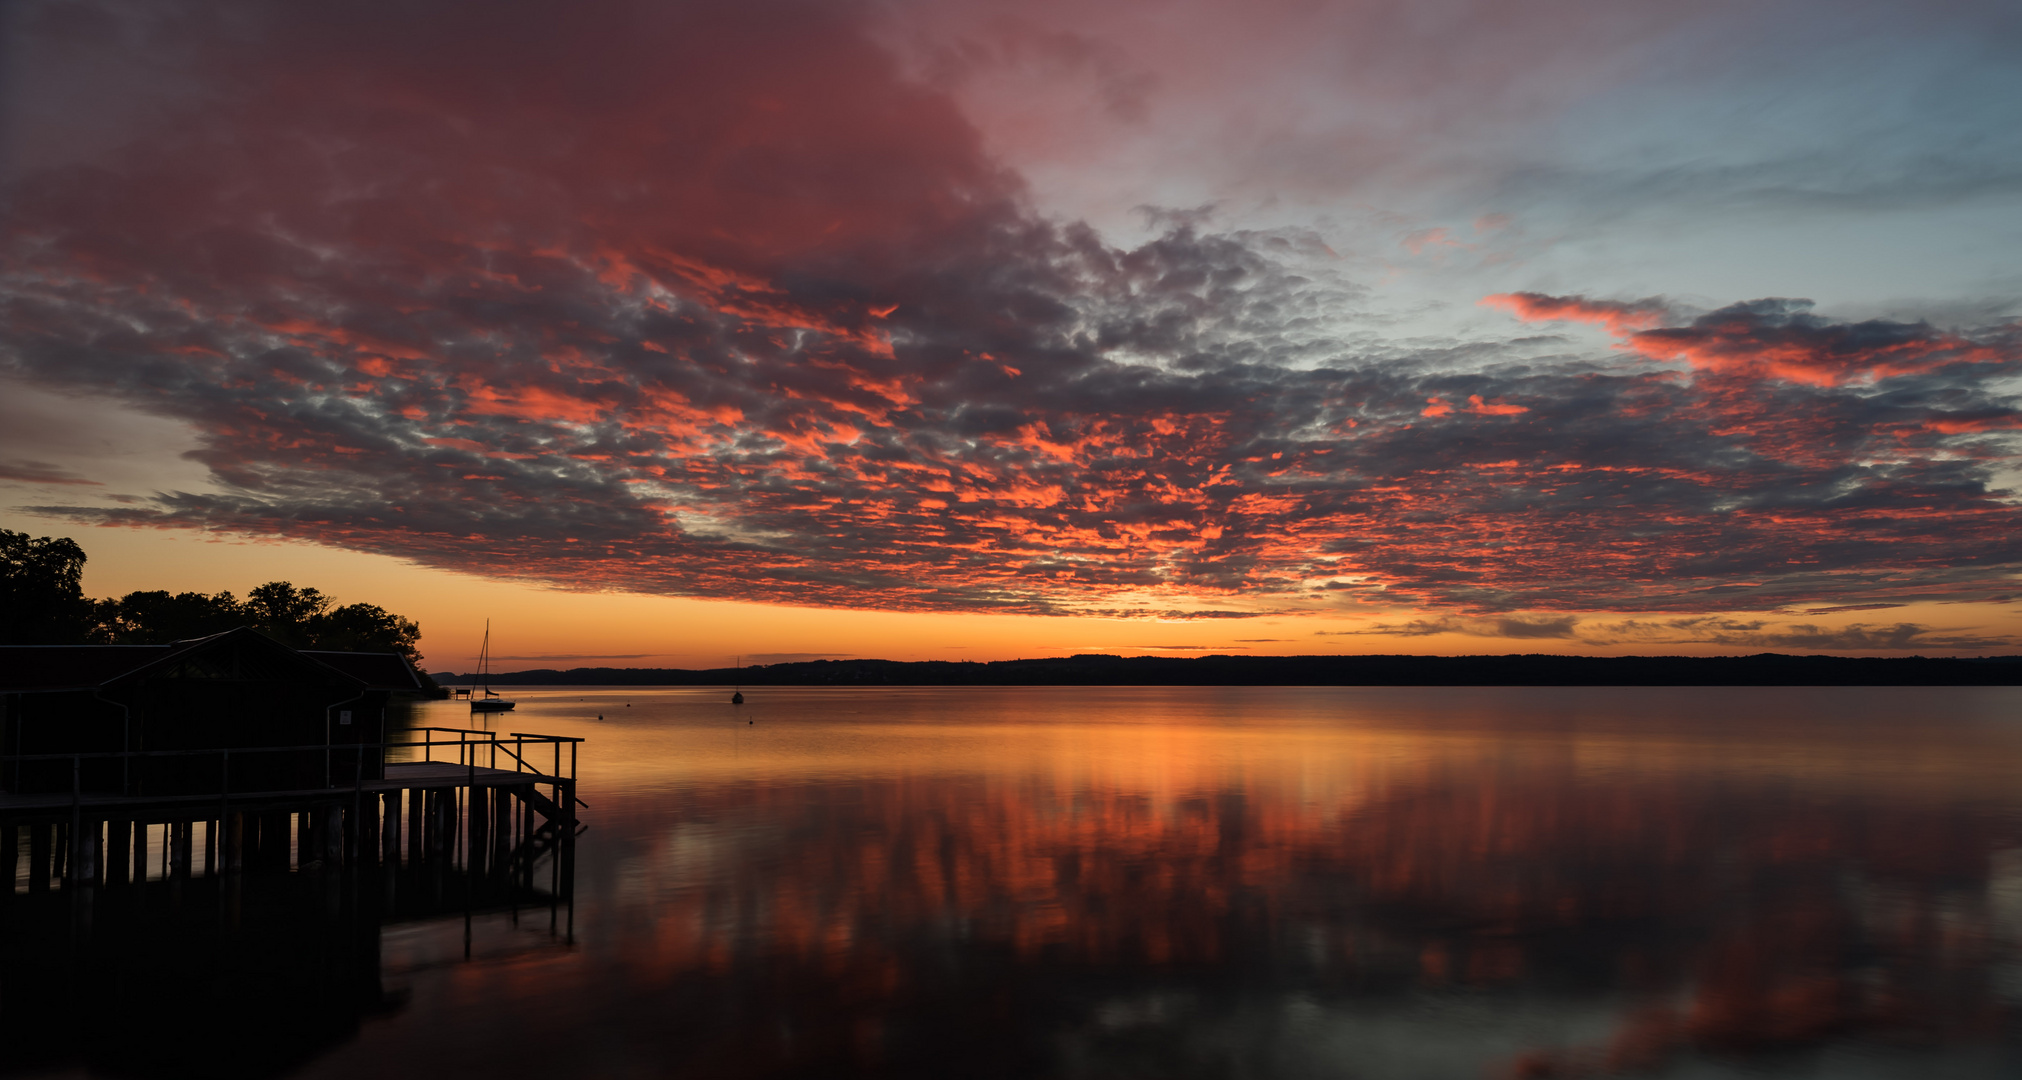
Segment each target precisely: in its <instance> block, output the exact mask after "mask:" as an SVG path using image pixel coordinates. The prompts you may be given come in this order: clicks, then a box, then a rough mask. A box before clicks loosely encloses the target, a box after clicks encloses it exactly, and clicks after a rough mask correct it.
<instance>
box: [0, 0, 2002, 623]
mask: <svg viewBox="0 0 2022 1080" xmlns="http://www.w3.org/2000/svg"><path fill="white" fill-rule="evenodd" d="M75 9H76V5H28V6H26V7H25V8H24V12H25V14H22V15H21V16H20V17H19V26H20V27H22V28H23V29H22V30H21V32H23V33H25V34H28V35H29V36H30V37H31V38H35V39H37V40H47V41H51V42H57V41H63V42H67V43H68V47H71V48H82V47H83V46H82V45H81V44H80V43H79V42H78V41H76V40H71V38H69V37H66V35H73V34H74V33H86V31H73V30H72V29H71V27H72V26H74V25H76V23H75V19H74V18H72V15H74V11H75ZM121 10H124V9H121ZM175 10H177V11H178V12H181V13H182V15H181V17H179V18H171V17H165V16H164V17H156V18H154V19H153V20H152V21H151V22H150V23H149V26H148V34H149V35H150V36H149V41H151V42H152V44H151V45H149V47H150V48H152V49H153V50H154V51H153V52H151V53H150V55H151V56H153V57H156V58H157V60H158V58H160V57H175V56H184V57H187V58H188V59H187V66H186V67H185V68H181V69H178V72H177V77H178V78H181V79H183V80H185V81H191V82H194V83H196V84H197V85H198V86H199V89H198V90H191V91H189V92H188V93H187V94H186V95H185V96H186V97H187V98H188V99H189V100H192V101H200V102H202V103H203V107H201V108H192V109H188V110H185V111H182V112H179V113H174V114H173V115H172V116H170V117H168V118H165V119H162V120H160V121H159V122H158V123H154V124H151V125H149V127H148V129H147V131H148V133H147V134H145V135H144V136H142V137H137V138H133V139H130V140H127V141H125V142H122V143H120V144H119V145H118V147H117V148H116V149H112V150H106V151H104V152H95V153H92V154H87V155H84V156H82V157H79V156H77V155H76V154H73V155H71V157H70V158H68V159H65V160H64V161H63V162H62V163H59V164H50V165H47V166H44V167H40V168H37V169H33V170H29V171H28V172H26V173H24V174H23V175H21V176H20V177H18V178H17V179H16V180H15V181H13V183H12V186H11V187H10V189H9V190H8V191H7V192H6V193H5V195H6V203H5V205H6V207H7V209H6V211H5V217H4V218H0V244H4V247H0V259H4V262H0V325H4V326H5V328H6V329H5V330H4V331H0V334H4V337H0V348H4V352H0V357H4V363H5V364H6V366H7V367H8V368H9V369H10V370H11V371H12V372H13V373H14V374H16V375H17V376H20V377H25V378H28V379H31V380H34V381H36V382H38V383H39V384H41V385H44V386H48V387H55V388H69V389H84V390H90V391H93V392H96V393H99V394H102V395H106V396H109V397H113V398H116V399H118V400H120V401H122V402H124V403H126V404H128V405H130V406H134V407H138V408H141V409H144V410H146V411H149V412H152V413H156V414H159V415H163V416H169V417H174V418H178V419H181V420H183V421H186V422H188V423H189V424H191V425H192V426H193V427H194V428H195V430H196V431H197V433H198V436H199V438H200V440H201V445H200V447H199V448H198V450H197V451H196V452H195V453H196V457H197V458H198V459H199V460H200V461H201V462H202V463H203V464H204V465H206V466H208V468H209V469H210V470H211V473H212V475H213V477H214V478H215V481H216V485H215V490H212V491H207V492H189V491H169V492H164V493H160V494H158V495H155V496H153V497H151V498H149V499H148V500H146V501H145V502H143V503H140V504H135V505H131V506H127V507H116V508H112V509H102V508H86V507H62V506H42V507H37V508H36V509H38V510H39V511H42V512H52V513H67V514H70V515H72V516H74V517H77V518H79V519H82V520H91V521H99V522H106V523H115V524H129V525H137V526H161V527H178V528H204V529H216V530H226V531H240V532H245V533H253V534H264V535H281V536H290V537H297V538H302V539H307V540H314V541H317V542H321V543H328V544H336V545H340V546H345V547H351V548H356V549H359V550H367V551H374V552H381V553H387V554H393V555H397V556H401V557H405V558H409V559H414V560H417V561H420V562H422V563H425V564H429V565H435V566H443V567H451V568H456V569H460V570H467V571H472V572H477V573H485V574H493V575H500V576H510V577H522V578H531V579H538V580H542V581H546V582H551V583H555V584H559V585H562V586H565V587H579V588H595V589H603V588H617V589H631V590H641V591H648V592H662V593H678V594H684V595H694V596H711V597H736V598H742V599H753V600H764V601H778V602H792V603H801V604H817V605H835V606H852V607H879V608H890V609H905V610H924V609H942V610H950V609H952V610H968V609H992V610H1009V611H1026V612H1062V611H1073V612H1083V613H1088V614H1100V615H1113V616H1119V617H1159V618H1173V619H1199V618H1247V617H1255V616H1257V615H1259V614H1269V613H1275V612H1280V611H1285V610H1293V609H1294V607H1295V606H1296V605H1295V603H1294V602H1295V601H1297V602H1299V603H1307V604H1310V603H1313V602H1324V603H1333V604H1345V605H1348V606H1350V607H1351V608H1352V607H1357V606H1359V605H1365V604H1366V605H1372V606H1382V607H1396V606H1413V605H1417V606H1434V607H1445V608H1452V609H1456V610H1459V611H1462V612H1465V613H1466V615H1465V617H1462V616H1456V617H1455V618H1454V619H1449V620H1423V621H1420V622H1416V623H1408V624H1400V625H1399V626H1396V627H1391V628H1388V629H1386V630H1385V631H1384V632H1386V633H1402V634H1412V633H1424V634H1431V633H1444V632H1452V628H1453V627H1464V629H1460V630H1459V631H1458V632H1463V633H1472V634H1482V635H1485V636H1497V637H1511V638H1568V637H1573V636H1575V634H1576V624H1575V623H1574V621H1573V619H1572V618H1571V617H1570V616H1565V615H1561V614H1556V613H1559V612H1567V611H1593V610H1607V609H1617V610H1623V609H1629V610H1650V611H1676V612H1681V613H1690V612H1706V611H1721V610H1738V609H1762V610H1772V609H1777V608H1783V607H1789V606H1794V605H1822V606H1824V607H1840V608H1847V609H1852V608H1856V607H1862V606H1867V605H1877V604H1900V603H1907V602H1910V601H1913V600H1919V599H1958V598H1962V597H1967V596H1975V597H1977V596H1985V595H1989V594H1995V593H2006V592H2011V591H2012V589H2013V584H2012V579H2013V574H2014V570H2015V568H2016V565H2017V564H2018V562H2022V541H2018V539H2017V537H2018V536H2022V529H2018V525H2022V521H2018V520H2017V519H2018V515H2017V511H2016V509H2015V506H2014V504H2013V502H2012V501H2011V500H2010V498H2009V496H2008V495H2007V493H2005V492H2003V491H2001V490H1999V489H1998V487H1997V486H1996V482H1995V477H1996V475H1997V472H1996V470H1997V468H1998V467H1999V466H2000V465H2001V464H2002V463H2003V462H2006V461H2011V460H2012V458H2013V456H2014V452H2015V444H2014V440H2015V439H2016V437H2017V432H2018V431H2022V412H2018V409H2017V402H2016V400H2015V396H2014V394H2013V393H2012V392H2010V391H2007V390H2003V389H2001V387H2002V386H2004V385H2006V384H2003V383H2002V382H2001V381H2000V380H2001V378H2004V377H2012V376H2013V375H2015V374H2017V373H2022V346H2018V336H2022V335H2018V331H2017V330H2016V328H2014V327H2013V326H1993V327H1987V328H1979V329H1963V330H1941V329H1938V328H1934V327H1931V326H1928V325H1924V324H1920V323H1897V322H1886V321H1867V322H1859V323H1851V324H1847V323H1838V322H1834V321H1832V320H1829V319H1826V318H1823V317H1821V316H1817V315H1815V314H1813V313H1812V312H1811V311H1810V310H1809V309H1808V308H1807V307H1806V306H1805V305H1803V304H1802V303H1801V302H1796V301H1786V300H1766V301H1757V302H1753V303H1749V304H1742V305H1736V306H1734V307H1730V308H1727V309H1724V310H1721V311H1717V312H1711V313H1707V314H1704V315H1696V316H1695V315H1690V314H1684V313H1677V312H1674V311H1672V310H1671V309H1669V308H1667V307H1666V306H1665V305H1664V304H1663V303H1662V302H1661V301H1656V300H1640V301H1635V302H1608V301H1593V300H1589V299H1586V298H1581V297H1545V296H1541V295H1534V294H1524V295H1522V296H1519V297H1514V298H1504V299H1503V300H1501V301H1500V302H1502V303H1504V304H1505V306H1507V307H1508V308H1509V309H1510V310H1512V311H1513V312H1514V313H1516V314H1518V315H1520V316H1523V317H1525V318H1532V319H1559V318H1568V317H1575V318H1585V319H1589V320H1591V321H1596V322H1599V323H1601V324H1603V325H1606V326H1608V327H1610V328H1611V329H1612V330H1613V331H1614V332H1615V333H1617V334H1618V335H1620V336H1621V337H1622V341H1623V344H1624V345H1625V347H1626V350H1627V351H1626V352H1624V353H1623V354H1622V355H1620V356H1616V357H1610V358H1604V359H1595V360H1578V359H1566V358H1564V357H1563V355H1562V353H1563V343H1560V342H1545V343H1543V344H1542V345H1539V343H1538V342H1537V341H1536V340H1535V339H1534V338H1515V337H1513V338H1512V340H1511V341H1510V342H1509V343H1506V344H1472V345H1460V344H1452V345H1440V344H1436V343H1435V344H1431V345H1427V344H1423V343H1413V344H1410V345H1408V346H1407V345H1385V344H1382V343H1371V342H1368V341H1364V340H1360V339H1350V338H1347V337H1344V336H1343V335H1342V334H1341V333H1340V331H1339V325H1340V324H1339V318H1340V316H1341V315H1342V314H1343V313H1344V312H1348V311H1352V310H1353V308H1354V305H1355V304H1357V303H1358V302H1359V299H1360V296H1361V294H1360V292H1359V291H1358V290H1357V289H1356V288H1355V287H1353V286H1352V285H1350V284H1348V283H1344V282H1341V281H1338V280H1335V279H1333V278H1331V277H1329V276H1328V275H1327V274H1325V273H1324V272H1321V271H1316V270H1314V269H1313V267H1315V266H1319V265H1323V264H1324V259H1323V256H1324V254H1325V252H1324V245H1321V244H1320V243H1319V241H1318V240H1317V239H1315V238H1313V237H1311V236H1307V235H1305V234H1301V233H1298V232H1290V231H1288V232H1280V233H1269V234H1265V233H1227V234H1218V233H1214V232H1210V231H1207V230H1208V226H1207V225H1206V224H1205V223H1204V220H1203V219H1199V218H1197V217H1177V218H1170V219H1167V220H1166V231H1165V232H1164V233H1163V234H1161V235H1158V236H1156V237H1154V238H1153V239H1151V240H1150V241H1149V242H1147V243H1145V244H1143V245H1142V246H1139V247H1137V248H1134V249H1119V248H1116V247H1113V246H1110V245H1108V244H1106V243H1105V242H1103V241H1102V240H1100V239H1099V238H1098V237H1097V236H1096V235H1095V234H1094V233H1093V232H1092V231H1091V230H1089V229H1087V228H1085V227H1082V226H1079V225H1075V224H1072V223H1061V222H1055V221H1049V220H1046V219H1043V218H1041V217H1040V216H1038V215H1036V214H1035V213H1033V212H1032V211H1031V210H1030V209H1029V208H1028V207H1027V206H1026V203H1025V198H1024V193H1023V191H1022V189H1021V187H1020V184H1019V182H1018V180H1017V178H1016V177H1015V176H1012V175H1010V174H1008V173H1007V172H1005V171H1004V170H1003V169H1002V168H1000V167H999V166H998V165H996V164H995V163H994V162H992V161H991V160H990V159H989V158H988V157H987V156H986V155H985V154H984V153H983V152H982V150H981V148H980V145H979V141H978V139H977V137H976V135H975V133H974V132H973V131H972V130H971V129H970V128H969V126H968V125H967V123H966V122H965V121H964V120H963V118H962V116H961V115H960V114H959V113H957V112H956V111H955V109H954V107H953V106H952V105H951V104H950V103H949V101H948V99H947V98H946V97H945V96H943V95H942V94H941V93H940V92H938V91H936V90H934V89H932V88H931V87H929V86H927V85H924V84H919V83H914V82H910V81H908V80H906V79H905V78H903V77H901V75H900V74H899V72H898V71H897V69H896V68H895V66H894V64H893V62H892V61H891V59H890V58H889V57H888V56H887V55H886V54H885V53H884V52H883V51H881V50H880V49H879V48H877V47H876V46H874V45H873V44H872V43H871V42H870V41H869V40H868V39H867V38H866V37H865V36H864V35H863V34H862V33H861V32H860V28H859V27H858V26H857V25H856V23H855V22H854V19H855V17H856V16H855V9H854V8H851V7H848V6H832V5H817V4H798V5H796V4H784V5H781V4H760V5H751V6H740V7H736V8H725V7H722V6H720V5H692V6H684V5H629V4H622V3H589V4H577V5H567V6H542V5H533V6H528V7H526V8H524V9H518V10H516V12H515V13H514V14H513V16H512V17H498V16H496V15H495V14H494V13H493V12H492V9H490V8H478V7H470V6H464V5H455V4H400V5H391V4H371V3H366V4H354V5H343V6H339V7H298V6H288V7H269V6H239V5H216V6H207V5H195V6H188V7H184V8H179V9H175ZM59 16H61V17H59ZM107 17H112V16H107ZM91 33H96V32H95V31H91ZM38 36H39V37H38ZM92 40H99V39H98V38H93V39H92ZM104 40H107V41H117V40H119V38H118V37H117V36H116V35H115V36H112V37H107V38H104ZM103 47H104V48H114V46H111V45H106V46H103ZM131 47H133V48H140V47H141V46H140V45H133V46H131ZM48 127H49V125H43V127H42V128H38V129H37V130H42V129H44V128H48ZM30 156H31V157H32V155H30ZM60 156H61V155H44V157H45V158H51V159H52V160H53V159H54V158H55V157H60ZM1540 348H1549V349H1551V350H1555V351H1556V352H1558V353H1560V354H1561V355H1558V356H1556V357H1554V356H1553V355H1550V354H1547V353H1542V352H1540V351H1539V349H1540ZM1122 596H1129V597H1131V598H1132V599H1131V600H1130V601H1129V602H1128V606H1121V605H1122V604H1123V602H1122V601H1120V600H1119V599H1118V598H1119V597H1122ZM1140 598H1144V599H1140ZM1183 603H1184V604H1185V606H1182V604H1183ZM1197 603H1207V604H1209V605H1211V608H1210V610H1205V611H1202V610H1193V605H1194V604H1197ZM1267 605H1268V606H1269V608H1270V610H1268V611H1259V610H1245V609H1243V608H1244V607H1245V606H1248V607H1259V608H1261V607H1265V606H1267ZM1517 613H1530V614H1517ZM1541 613H1542V614H1541ZM1456 620H1458V621H1456ZM1905 625H1907V624H1905ZM1791 632H1792V633H1796V631H1791ZM1877 632H1878V633H1879V632H1880V631H1877ZM1891 632H1893V631H1891ZM1912 636H1914V635H1912Z"/></svg>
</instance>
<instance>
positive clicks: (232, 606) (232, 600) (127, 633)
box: [92, 589, 247, 645]
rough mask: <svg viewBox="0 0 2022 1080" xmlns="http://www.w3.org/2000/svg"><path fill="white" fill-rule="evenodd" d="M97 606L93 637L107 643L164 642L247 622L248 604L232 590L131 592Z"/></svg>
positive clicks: (226, 628) (217, 632)
mask: <svg viewBox="0 0 2022 1080" xmlns="http://www.w3.org/2000/svg"><path fill="white" fill-rule="evenodd" d="M95 609H96V610H95V612H94V614H95V616H96V617H95V620H94V621H95V625H94V626H93V628H92V639H93V640H95V641H98V642H100V643H101V644H106V645H161V644H166V643H167V642H171V641H182V640H184V639H185V638H196V637H207V636H209V635H211V634H222V633H224V632H225V631H227V630H230V629H232V628H234V627H239V626H245V625H247V618H246V610H245V606H244V605H242V604H240V603H239V601H238V598H237V597H235V596H233V595H232V594H231V593H229V592H221V593H218V594H216V595H212V594H210V593H200V592H186V593H173V594H171V593H169V592H167V591H166V590H162V589H155V590H152V591H142V592H130V593H127V594H126V595H125V596H122V597H120V598H119V599H117V600H100V601H98V602H97V603H96V605H95Z"/></svg>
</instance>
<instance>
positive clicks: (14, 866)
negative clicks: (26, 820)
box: [0, 822, 21, 899]
mask: <svg viewBox="0 0 2022 1080" xmlns="http://www.w3.org/2000/svg"><path fill="white" fill-rule="evenodd" d="M0 866H4V867H6V869H7V881H6V886H5V888H4V889H0V899H5V898H7V897H10V896H13V895H14V879H15V878H16V877H18V876H20V873H21V827H20V826H19V825H15V824H13V823H11V822H10V823H8V824H6V825H0Z"/></svg>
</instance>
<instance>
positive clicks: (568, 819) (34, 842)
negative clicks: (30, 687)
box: [0, 728, 585, 899]
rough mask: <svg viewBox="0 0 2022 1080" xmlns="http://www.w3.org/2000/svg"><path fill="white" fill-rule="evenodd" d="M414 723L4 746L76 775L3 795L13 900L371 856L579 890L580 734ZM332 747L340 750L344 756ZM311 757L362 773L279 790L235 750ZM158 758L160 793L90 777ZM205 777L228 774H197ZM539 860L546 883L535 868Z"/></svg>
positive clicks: (564, 892) (368, 861) (2, 849)
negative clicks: (117, 746) (226, 743)
mask: <svg viewBox="0 0 2022 1080" xmlns="http://www.w3.org/2000/svg"><path fill="white" fill-rule="evenodd" d="M410 735H411V738H409V739H408V740H405V741H388V742H383V743H349V744H343V745H341V746H338V747H334V748H333V747H332V746H331V745H329V744H315V745H307V746H279V747H232V748H220V749H205V750H158V751H114V752H102V753H76V754H29V755H5V756H0V769H7V768H13V767H16V766H20V765H23V764H26V765H29V766H30V767H32V768H37V769H40V770H42V771H43V773H44V774H45V775H46V774H47V773H48V771H49V770H51V769H61V768H63V767H64V766H65V765H66V764H67V766H68V768H69V772H70V777H71V784H70V790H69V791H68V792H61V791H55V792H52V791H47V790H44V791H40V792H32V793H22V794H6V793H0V866H4V867H6V868H7V873H8V878H7V881H8V883H9V885H10V886H11V887H10V888H8V889H6V890H5V891H4V892H0V898H4V897H6V896H11V895H14V894H16V893H21V892H28V893H42V892H48V891H51V890H52V889H64V890H98V889H114V888H118V887H120V886H124V885H128V884H131V883H136V882H143V881H150V880H156V879H168V880H176V879H188V878H190V877H192V876H197V875H201V876H206V877H215V876H222V875H231V874H237V873H241V872H246V871H252V870H282V871H286V870H301V869H309V868H325V869H328V868H336V867H373V866H376V867H388V868H396V867H403V866H405V867H424V866H437V867H442V868H446V869H454V870H456V871H459V872H460V875H461V876H464V877H466V878H468V879H470V880H476V881H485V882H492V883H496V884H498V885H501V886H503V887H507V888H515V887H516V888H519V889H529V890H530V889H533V888H535V887H536V886H537V885H539V884H546V885H547V886H548V890H547V891H548V895H549V896H551V897H556V898H562V899H566V898H568V897H569V896H570V894H571V893H572V891H573V881H574V877H575V873H574V869H575V838H576V835H577V833H578V832H579V831H580V830H581V829H582V827H583V826H582V825H581V823H580V822H579V821H578V819H577V816H576V811H577V809H578V808H581V807H584V806H585V804H584V803H583V802H582V800H580V799H578V798H577V797H576V775H575V774H576V745H577V744H578V743H580V742H581V741H582V740H581V739H577V738H571V737H567V736H559V735H538V734H532V733H526V732H513V733H508V734H503V735H500V734H494V733H492V732H485V731H471V730H465V729H462V728H418V729H414V731H412V732H411V733H410ZM565 748H566V753H565V752H564V749H565ZM333 751H334V752H335V753H336V754H338V755H340V756H338V757H336V758H334V759H333V758H332V754H333ZM304 754H321V755H324V758H325V768H324V769H323V772H324V774H325V775H326V776H328V775H331V774H332V773H333V772H334V773H335V775H336V776H340V777H341V776H342V775H343V774H344V773H345V772H349V773H351V776H350V777H349V778H348V780H349V782H342V781H339V782H337V783H332V784H329V785H327V786H321V787H306V788H289V789H281V790H258V789H257V785H254V789H251V790H248V789H247V785H245V784H244V783H238V784H235V783H234V782H233V762H234V759H237V761H238V762H239V775H240V776H241V777H244V776H246V775H248V774H251V775H254V776H261V775H271V774H272V770H266V771H264V772H263V771H262V770H261V769H260V768H258V767H257V763H258V762H260V761H261V759H262V757H263V755H292V756H293V758H297V759H298V758H300V757H301V756H302V755H304ZM163 759H181V760H179V761H173V762H165V761H164V760H163ZM402 759H404V760H402ZM248 763H255V766H254V767H252V768H248V767H247V766H248ZM164 765H168V766H170V768H169V770H168V771H167V772H166V773H163V768H162V767H163V766H164ZM333 765H334V767H333ZM150 769H153V770H154V771H155V772H156V773H162V774H164V775H172V776H174V777H176V778H177V779H178V781H179V782H178V783H175V784H169V785H162V786H164V787H167V788H169V790H168V791H165V792H158V793H146V792H135V791H133V790H131V788H132V787H133V786H136V785H133V784H123V785H121V787H120V788H116V789H114V790H97V791H94V790H89V789H88V788H87V786H86V784H85V782H84V778H85V777H86V776H101V777H103V776H112V775H119V776H123V777H131V776H140V775H146V774H147V773H148V772H149V770H150ZM192 776H205V777H211V776H214V777H215V778H216V780H215V782H214V783H212V784H208V785H204V784H192V783H191V782H190V781H189V779H188V778H189V777H192ZM192 788H195V790H192ZM537 870H544V871H545V873H541V874H539V875H538V876H540V877H546V878H547V879H548V881H547V882H544V883H543V882H539V881H538V880H537Z"/></svg>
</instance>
